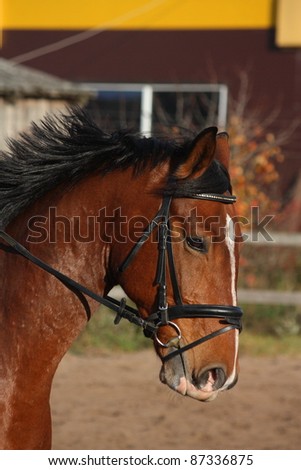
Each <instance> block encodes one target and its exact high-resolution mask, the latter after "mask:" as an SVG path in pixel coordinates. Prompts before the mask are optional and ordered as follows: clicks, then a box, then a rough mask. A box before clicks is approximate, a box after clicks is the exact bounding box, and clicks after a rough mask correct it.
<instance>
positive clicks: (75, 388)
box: [51, 350, 301, 450]
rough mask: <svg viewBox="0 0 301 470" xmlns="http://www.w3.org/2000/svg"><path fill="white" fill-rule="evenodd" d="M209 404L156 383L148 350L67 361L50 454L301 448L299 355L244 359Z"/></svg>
mask: <svg viewBox="0 0 301 470" xmlns="http://www.w3.org/2000/svg"><path fill="white" fill-rule="evenodd" d="M240 364H241V372H240V379H239V382H238V384H237V385H236V387H235V388H234V389H232V390H229V391H227V392H223V393H221V394H220V395H219V397H218V398H217V399H216V400H215V401H214V402H211V403H199V402H197V401H195V400H193V399H191V398H186V397H182V396H180V395H178V394H176V393H174V392H172V391H171V390H169V389H168V388H167V387H166V386H164V385H162V384H161V383H160V382H159V379H158V373H159V368H160V364H159V360H158V359H157V358H156V356H155V353H154V352H153V351H152V350H146V351H142V352H138V353H110V354H106V353H103V354H102V355H100V356H97V357H93V356H74V355H71V354H68V355H67V356H66V357H65V358H64V360H63V361H62V363H61V365H60V367H59V370H58V372H57V374H56V377H55V381H54V387H53V392H52V399H51V402H52V416H53V449H89V450H90V449H146V450H147V449H158V450H159V449H171V450H172V449H195V450H197V449H208V450H209V449H301V356H300V357H294V358H291V357H282V356H279V357H273V358H271V357H269V358H266V357H264V358H263V357H242V358H241V361H240Z"/></svg>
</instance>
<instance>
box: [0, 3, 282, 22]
mask: <svg viewBox="0 0 301 470" xmlns="http://www.w3.org/2000/svg"><path fill="white" fill-rule="evenodd" d="M1 2H2V9H3V15H2V16H3V18H2V28H4V29H78V28H79V29H87V28H92V27H99V28H105V29H138V28H141V29H178V28H180V29H181V28H183V29H209V28H227V29H228V28H231V29H232V28H268V27H270V26H271V25H272V3H273V0H0V3H1ZM0 18H1V6H0Z"/></svg>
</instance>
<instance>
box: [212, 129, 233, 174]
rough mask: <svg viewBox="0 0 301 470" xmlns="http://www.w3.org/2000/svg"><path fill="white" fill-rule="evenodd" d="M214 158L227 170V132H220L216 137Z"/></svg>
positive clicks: (228, 159) (228, 160)
mask: <svg viewBox="0 0 301 470" xmlns="http://www.w3.org/2000/svg"><path fill="white" fill-rule="evenodd" d="M214 158H215V159H216V160H218V161H219V162H220V163H222V164H223V165H224V167H225V168H227V169H229V163H230V145H229V135H228V134H227V132H221V133H219V134H217V136H216V149H215V155H214Z"/></svg>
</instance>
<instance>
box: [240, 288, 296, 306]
mask: <svg viewBox="0 0 301 470" xmlns="http://www.w3.org/2000/svg"><path fill="white" fill-rule="evenodd" d="M237 296H238V300H239V303H246V304H264V305H301V292H287V291H282V292H281V291H275V290H259V289H238V293H237Z"/></svg>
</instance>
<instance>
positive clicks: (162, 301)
mask: <svg viewBox="0 0 301 470" xmlns="http://www.w3.org/2000/svg"><path fill="white" fill-rule="evenodd" d="M173 197H174V196H165V197H164V198H163V202H162V205H161V207H160V209H159V211H158V212H157V214H156V215H155V217H154V218H153V219H152V220H151V222H150V223H149V225H148V226H147V227H146V228H145V230H144V232H143V234H142V236H141V237H140V239H139V240H138V241H137V243H136V245H134V247H133V248H132V250H131V251H130V253H129V254H128V256H127V257H126V259H125V260H124V262H123V263H122V265H121V266H120V268H119V270H120V271H121V272H123V271H125V269H126V268H127V267H128V265H129V264H130V263H131V262H132V260H133V259H134V257H135V255H136V254H137V252H138V251H139V249H140V248H141V247H142V245H143V244H144V243H145V242H146V240H147V239H148V238H149V236H150V235H151V233H152V232H153V230H154V229H155V228H156V227H158V231H159V236H158V248H159V255H158V264H157V274H156V279H155V284H156V285H158V310H157V311H156V312H154V313H152V314H151V315H149V316H148V318H147V321H148V322H153V323H154V324H155V325H156V330H155V331H154V333H152V336H154V338H155V340H156V341H157V342H158V343H159V345H160V346H162V347H164V348H170V347H173V348H174V350H173V351H171V352H169V353H168V354H166V355H165V356H163V357H162V358H161V359H162V361H163V362H166V361H168V360H170V359H171V358H173V357H175V356H177V355H178V354H182V353H183V352H185V351H187V350H188V349H191V348H194V347H195V346H198V345H199V344H201V343H204V342H205V341H208V340H210V339H212V338H215V337H217V336H219V335H221V334H223V333H227V332H228V331H230V330H232V329H238V330H239V331H241V329H242V324H241V317H242V315H243V312H242V310H241V308H240V307H237V306H234V305H216V304H212V305H206V304H183V301H182V296H181V292H180V288H179V284H178V281H177V276H176V269H175V262H174V256H173V251H172V240H171V236H170V222H169V219H170V217H169V211H170V205H171V201H172V198H173ZM181 197H183V196H181ZM187 197H189V198H191V199H202V200H207V201H215V202H220V203H223V204H233V203H234V202H235V201H236V197H235V196H233V195H221V194H212V193H195V194H193V195H189V196H187ZM167 265H168V268H169V275H170V279H171V284H172V289H173V297H174V301H175V305H173V306H169V305H168V303H167V284H166V270H167ZM179 318H217V319H220V323H221V324H225V325H226V326H224V327H222V328H220V329H219V330H217V331H214V332H213V333H210V334H208V335H206V336H203V337H202V338H199V339H197V340H196V341H193V342H192V343H189V344H186V345H184V346H182V347H180V346H179V344H180V339H181V331H180V328H179V326H178V325H177V324H176V323H174V322H173V320H176V319H179ZM166 325H169V326H171V327H172V328H173V329H174V330H175V331H176V333H177V337H176V338H172V339H171V340H170V341H168V343H162V342H161V341H160V339H159V338H158V336H157V332H158V329H159V328H160V327H162V326H166ZM145 333H146V335H148V330H146V331H145Z"/></svg>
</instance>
